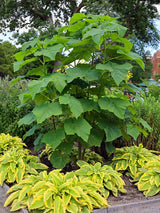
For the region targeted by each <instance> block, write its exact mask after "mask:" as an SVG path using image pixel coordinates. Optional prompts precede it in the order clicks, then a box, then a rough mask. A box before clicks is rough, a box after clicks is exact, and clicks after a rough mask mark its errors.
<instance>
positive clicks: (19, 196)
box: [4, 170, 108, 213]
mask: <svg viewBox="0 0 160 213" xmlns="http://www.w3.org/2000/svg"><path fill="white" fill-rule="evenodd" d="M100 188H101V185H100V184H95V183H94V182H92V181H90V180H83V179H78V178H77V177H76V175H75V174H74V173H73V172H71V173H67V174H65V175H64V174H63V173H60V171H59V170H53V171H51V172H50V173H49V174H47V172H46V171H44V172H41V173H39V174H38V175H36V176H35V175H31V176H28V177H27V178H26V179H24V180H22V181H21V182H20V183H19V184H17V185H15V186H13V187H11V188H10V189H9V190H8V192H7V193H12V194H11V195H10V196H9V197H8V198H7V200H6V202H5V204H4V206H8V205H9V204H10V203H12V208H11V211H16V210H18V209H21V208H24V207H25V208H28V209H29V210H30V211H31V212H32V210H43V212H45V213H48V212H49V213H51V212H59V213H60V212H63V213H69V212H70V213H78V212H82V213H83V212H84V213H85V212H86V213H89V212H92V210H93V208H105V207H107V206H108V204H107V201H106V199H105V198H104V197H103V196H102V195H101V194H100V193H101V189H100Z"/></svg>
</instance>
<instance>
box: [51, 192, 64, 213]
mask: <svg viewBox="0 0 160 213" xmlns="http://www.w3.org/2000/svg"><path fill="white" fill-rule="evenodd" d="M53 205H54V213H57V212H60V209H61V205H62V199H61V198H60V197H59V196H56V197H55V200H54V203H53Z"/></svg>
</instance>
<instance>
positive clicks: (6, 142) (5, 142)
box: [0, 133, 26, 155]
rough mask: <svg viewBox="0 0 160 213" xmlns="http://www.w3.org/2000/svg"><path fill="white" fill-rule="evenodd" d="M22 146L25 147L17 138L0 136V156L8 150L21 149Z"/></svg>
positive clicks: (6, 135)
mask: <svg viewBox="0 0 160 213" xmlns="http://www.w3.org/2000/svg"><path fill="white" fill-rule="evenodd" d="M23 146H26V145H25V144H24V143H23V142H22V139H21V138H19V137H12V136H10V135H9V134H4V133H2V134H0V155H1V154H4V153H5V152H6V151H8V150H9V149H12V148H13V147H15V148H18V149H19V148H23Z"/></svg>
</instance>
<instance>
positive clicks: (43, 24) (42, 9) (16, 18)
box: [0, 0, 159, 45]
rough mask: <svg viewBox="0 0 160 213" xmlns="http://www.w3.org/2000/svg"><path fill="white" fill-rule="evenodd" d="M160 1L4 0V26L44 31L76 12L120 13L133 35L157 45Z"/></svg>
mask: <svg viewBox="0 0 160 213" xmlns="http://www.w3.org/2000/svg"><path fill="white" fill-rule="evenodd" d="M158 3H159V1H158V0H142V1H140V0H137V1H135V0H130V1H128V0H106V1H102V0H95V1H88V0H82V1H78V0H68V1H67V0H61V1H60V0H34V1H32V0H7V1H3V0H0V29H1V31H4V30H6V29H8V30H11V31H14V30H15V29H18V28H21V27H26V28H28V27H34V28H36V29H37V28H38V29H41V30H42V31H44V30H45V29H48V28H50V27H51V26H52V27H53V26H54V27H57V26H59V25H62V23H67V22H68V21H69V19H70V17H72V15H73V14H74V13H77V12H85V13H93V14H97V15H98V14H103V15H107V14H108V15H112V16H119V20H120V21H121V22H122V23H123V25H125V26H126V27H127V28H128V30H127V32H126V35H125V36H128V35H129V34H130V35H132V37H133V36H135V37H136V39H138V40H140V41H141V42H143V43H148V44H152V45H157V42H158V41H159V35H158V32H157V30H156V28H155V27H154V25H153V19H154V18H156V17H157V8H156V7H155V4H158Z"/></svg>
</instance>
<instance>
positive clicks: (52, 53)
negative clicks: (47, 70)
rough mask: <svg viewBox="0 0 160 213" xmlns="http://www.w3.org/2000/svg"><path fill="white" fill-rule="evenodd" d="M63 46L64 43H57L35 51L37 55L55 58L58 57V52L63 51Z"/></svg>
mask: <svg viewBox="0 0 160 213" xmlns="http://www.w3.org/2000/svg"><path fill="white" fill-rule="evenodd" d="M62 48H63V45H62V44H56V45H54V46H48V47H47V48H45V49H42V50H40V51H37V52H35V54H34V55H35V56H41V55H44V56H46V57H48V58H50V59H51V60H55V58H56V54H57V53H58V52H61V50H62Z"/></svg>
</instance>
